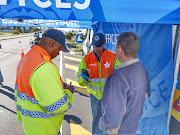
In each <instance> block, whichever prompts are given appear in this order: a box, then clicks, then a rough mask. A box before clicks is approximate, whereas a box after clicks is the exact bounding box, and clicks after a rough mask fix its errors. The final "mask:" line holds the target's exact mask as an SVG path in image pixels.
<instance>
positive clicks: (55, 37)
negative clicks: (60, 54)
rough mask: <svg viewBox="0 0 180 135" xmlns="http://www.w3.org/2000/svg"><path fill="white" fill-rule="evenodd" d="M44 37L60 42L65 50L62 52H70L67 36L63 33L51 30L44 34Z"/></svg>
mask: <svg viewBox="0 0 180 135" xmlns="http://www.w3.org/2000/svg"><path fill="white" fill-rule="evenodd" d="M43 36H46V37H49V38H51V39H53V40H55V41H57V42H59V43H60V44H62V45H63V46H64V49H63V50H62V51H64V52H69V50H68V49H67V45H66V44H65V35H64V33H63V32H61V31H59V30H57V29H49V30H46V31H45V32H44V33H43V34H42V37H43Z"/></svg>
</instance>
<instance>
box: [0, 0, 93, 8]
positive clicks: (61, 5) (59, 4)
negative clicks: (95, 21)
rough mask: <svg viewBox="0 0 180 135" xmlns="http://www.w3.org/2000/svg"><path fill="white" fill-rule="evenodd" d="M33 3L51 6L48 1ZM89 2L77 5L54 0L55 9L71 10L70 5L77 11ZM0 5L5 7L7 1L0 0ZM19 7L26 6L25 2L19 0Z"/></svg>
mask: <svg viewBox="0 0 180 135" xmlns="http://www.w3.org/2000/svg"><path fill="white" fill-rule="evenodd" d="M33 1H34V3H35V4H36V5H37V6H38V7H41V8H48V7H50V6H51V5H52V2H51V1H50V0H47V1H44V2H42V1H41V0H33ZM90 1H91V0H84V3H82V4H81V3H78V2H77V1H75V2H74V3H66V2H62V0H56V1H55V2H56V8H71V4H73V6H74V7H75V8H77V9H81V10H83V9H86V8H87V7H88V6H89V5H90ZM0 5H7V0H0ZM19 6H26V2H25V0H19Z"/></svg>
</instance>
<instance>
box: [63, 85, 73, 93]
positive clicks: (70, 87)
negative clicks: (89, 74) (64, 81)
mask: <svg viewBox="0 0 180 135" xmlns="http://www.w3.org/2000/svg"><path fill="white" fill-rule="evenodd" d="M65 89H68V90H70V91H71V93H74V86H73V85H71V84H70V85H69V86H66V87H65Z"/></svg>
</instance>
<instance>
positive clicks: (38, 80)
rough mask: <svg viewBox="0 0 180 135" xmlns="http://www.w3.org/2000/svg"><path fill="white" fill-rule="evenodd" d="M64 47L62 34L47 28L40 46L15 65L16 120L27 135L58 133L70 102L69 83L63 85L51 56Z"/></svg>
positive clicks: (71, 99)
mask: <svg viewBox="0 0 180 135" xmlns="http://www.w3.org/2000/svg"><path fill="white" fill-rule="evenodd" d="M60 50H67V48H66V45H65V35H64V34H63V33H62V32H60V31H58V30H55V29H49V30H47V31H45V32H44V33H43V35H42V39H41V41H40V44H39V46H38V45H34V46H33V47H32V49H31V50H30V51H29V52H28V53H27V54H26V55H25V56H24V57H23V58H22V59H21V61H20V62H19V64H18V66H17V72H16V84H15V102H16V108H17V120H18V121H21V122H22V124H23V129H24V132H25V134H26V135H57V134H59V133H60V132H59V130H60V126H61V123H62V120H63V118H64V115H65V114H64V112H65V111H67V110H68V109H69V108H70V107H71V105H72V103H73V96H72V93H73V91H74V88H73V86H72V85H70V86H69V87H66V88H65V87H64V84H63V82H62V80H61V77H60V74H59V70H58V68H57V67H56V65H55V64H54V63H52V61H51V59H53V58H55V57H56V56H57V55H59V51H60Z"/></svg>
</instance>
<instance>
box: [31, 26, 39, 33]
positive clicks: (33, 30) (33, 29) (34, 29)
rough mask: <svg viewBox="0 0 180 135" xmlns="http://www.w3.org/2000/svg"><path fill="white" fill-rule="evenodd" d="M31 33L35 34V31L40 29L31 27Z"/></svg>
mask: <svg viewBox="0 0 180 135" xmlns="http://www.w3.org/2000/svg"><path fill="white" fill-rule="evenodd" d="M31 31H32V32H35V31H40V29H39V28H37V27H33V28H32V29H31Z"/></svg>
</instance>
